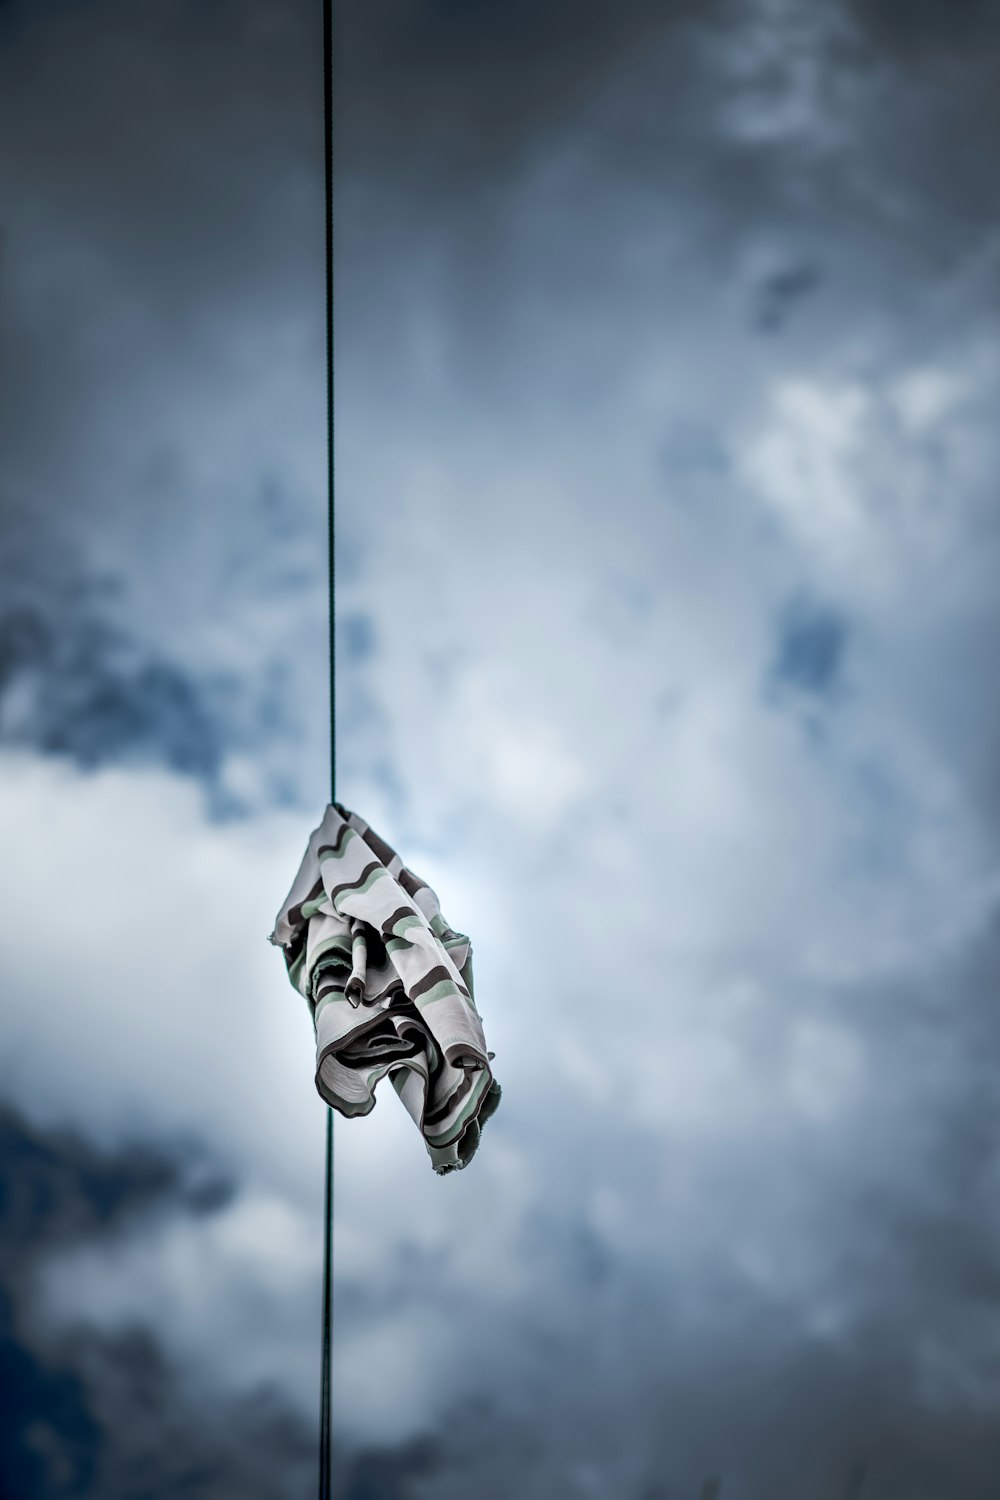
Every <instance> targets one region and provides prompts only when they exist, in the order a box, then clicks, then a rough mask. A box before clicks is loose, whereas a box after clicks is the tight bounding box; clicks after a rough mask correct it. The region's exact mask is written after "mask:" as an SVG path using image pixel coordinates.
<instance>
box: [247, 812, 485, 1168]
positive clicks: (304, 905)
mask: <svg viewBox="0 0 1000 1500" xmlns="http://www.w3.org/2000/svg"><path fill="white" fill-rule="evenodd" d="M269 941H270V942H272V943H274V944H275V945H276V946H278V947H280V948H281V950H282V952H283V953H284V957H285V963H286V966H287V969H288V977H289V979H290V980H291V982H292V984H293V985H294V986H295V988H296V989H297V990H298V991H299V993H300V994H301V995H303V996H304V997H305V999H306V1000H307V1001H308V1003H309V1007H310V1011H311V1013H312V1018H313V1023H314V1026H315V1032H316V1088H317V1090H318V1092H319V1094H320V1096H321V1097H322V1098H323V1099H325V1100H326V1102H327V1103H328V1104H330V1105H331V1106H332V1107H333V1108H334V1109H336V1110H338V1111H339V1112H340V1114H342V1115H346V1116H354V1115H367V1114H370V1113H371V1111H372V1110H373V1109H374V1107H375V1086H376V1084H377V1083H378V1082H379V1080H380V1079H381V1078H384V1077H385V1075H386V1074H388V1075H389V1077H390V1079H391V1080H392V1085H393V1087H394V1088H395V1090H396V1093H397V1094H398V1095H399V1097H400V1098H401V1099H402V1101H403V1104H404V1105H405V1106H406V1109H407V1111H408V1113H409V1114H410V1116H411V1118H412V1119H413V1121H414V1123H415V1124H416V1125H417V1127H418V1129H419V1130H420V1133H421V1135H422V1136H423V1138H424V1143H425V1145H426V1147H427V1150H428V1153H429V1154H430V1158H431V1163H432V1165H433V1167H434V1170H435V1172H437V1173H439V1174H443V1173H445V1172H453V1171H456V1170H458V1169H460V1168H462V1167H465V1166H467V1165H468V1163H469V1162H470V1161H471V1160H472V1157H473V1156H474V1155H475V1152H476V1148H477V1147H478V1145H479V1136H480V1131H481V1130H482V1127H483V1125H484V1124H485V1123H486V1121H487V1120H488V1119H489V1117H490V1115H492V1114H493V1112H494V1111H495V1109H496V1107H497V1105H498V1104H499V1102H500V1093H501V1090H500V1085H499V1084H498V1083H497V1082H496V1080H495V1079H494V1077H493V1070H492V1068H491V1067H490V1063H491V1062H492V1060H493V1057H494V1054H493V1053H492V1052H488V1051H487V1049H486V1038H485V1036H484V1034H483V1027H482V1020H481V1017H480V1015H479V1011H478V1010H477V1009H476V1002H475V999H474V998H473V987H472V945H471V943H470V941H469V939H468V937H466V935H465V934H464V933H461V932H456V931H455V930H454V928H452V927H449V926H448V924H447V922H446V921H445V920H444V918H443V917H442V915H441V906H440V903H439V901H438V898H437V896H436V895H435V893H434V892H433V891H432V890H431V888H430V886H429V885H427V883H426V882H425V881H423V880H421V879H420V878H419V876H417V875H415V874H414V873H413V871H412V870H409V869H407V867H406V866H405V865H404V864H403V862H402V860H401V859H400V857H399V855H398V854H397V853H396V851H395V850H394V849H392V848H390V846H389V845H388V844H387V843H386V842H385V840H384V839H381V838H379V836H378V834H376V833H375V832H374V831H373V830H372V828H371V827H370V826H369V825H368V824H367V823H366V822H365V821H364V819H363V818H361V817H359V816H358V814H357V813H355V812H351V811H350V809H348V808H346V807H344V806H343V805H342V804H341V803H339V802H333V803H331V804H330V805H329V806H328V807H327V809H326V812H325V814H324V816H323V821H322V822H321V823H320V825H319V827H318V828H316V829H315V830H314V831H313V833H312V835H311V837H310V839H309V845H308V848H307V849H306V852H305V855H304V857H303V860H302V863H301V865H300V866H299V871H298V874H297V875H296V877H295V880H294V882H293V884H292V888H291V890H290V891H289V893H288V895H287V897H286V898H285V901H284V903H283V905H282V907H281V910H280V912H279V913H278V916H277V919H276V921H275V926H274V931H273V932H272V933H271V936H270V939H269Z"/></svg>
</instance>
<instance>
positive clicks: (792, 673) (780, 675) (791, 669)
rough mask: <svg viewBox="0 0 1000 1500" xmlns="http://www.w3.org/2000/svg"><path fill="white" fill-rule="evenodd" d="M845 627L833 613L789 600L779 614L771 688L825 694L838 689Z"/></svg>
mask: <svg viewBox="0 0 1000 1500" xmlns="http://www.w3.org/2000/svg"><path fill="white" fill-rule="evenodd" d="M847 641H848V626H847V622H846V621H845V620H844V618H843V617H842V616H841V615H839V614H838V613H837V612H836V611H835V610H833V609H829V608H825V607H824V606H822V605H820V604H817V603H816V602H815V601H812V600H807V599H804V598H796V599H793V600H792V601H791V602H790V603H789V604H788V605H787V606H786V608H785V609H784V610H783V611H782V614H781V618H780V620H779V622H778V640H777V644H776V649H775V656H774V661H773V662H772V664H771V667H770V672H769V679H770V682H771V684H773V685H774V686H775V687H778V688H781V687H790V688H793V689H795V690H797V691H798V692H801V693H809V694H818V695H823V694H829V693H830V692H832V691H833V689H834V688H835V687H836V686H837V685H838V682H839V678H840V673H841V668H842V664H843V658H844V651H845V648H846V646H847Z"/></svg>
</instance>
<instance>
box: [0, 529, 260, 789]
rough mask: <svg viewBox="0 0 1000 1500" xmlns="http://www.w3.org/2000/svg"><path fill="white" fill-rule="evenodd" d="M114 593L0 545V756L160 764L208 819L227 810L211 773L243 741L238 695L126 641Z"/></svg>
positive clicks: (52, 560)
mask: <svg viewBox="0 0 1000 1500" xmlns="http://www.w3.org/2000/svg"><path fill="white" fill-rule="evenodd" d="M119 594H120V589H118V588H117V587H116V585H115V583H114V581H113V580H109V579H100V578H94V577H91V576H88V575H87V574H86V573H82V574H81V571H80V566H79V563H78V562H77V563H76V565H75V566H74V565H73V564H72V562H70V561H69V560H62V561H60V560H58V559H57V556H56V555H53V554H50V555H49V556H48V557H46V558H44V559H43V558H42V557H40V556H39V555H38V554H37V551H36V549H34V548H32V547H31V546H26V544H25V541H24V538H23V536H22V537H21V538H19V539H16V540H15V539H14V538H13V537H11V536H8V537H7V538H5V539H4V543H0V745H7V746H10V747H13V748H17V749H21V750H32V751H37V752H38V753H40V754H42V755H46V756H56V757H63V758H66V759H67V760H70V761H72V762H73V763H74V764H75V765H77V766H79V767H80V768H81V769H83V770H88V771H91V770H96V769H98V768H100V767H102V766H108V765H133V766H135V765H161V766H164V767H166V768H167V769H168V770H170V771H173V772H175V773H176V774H177V775H180V776H185V777H192V778H194V779H195V780H197V781H199V782H201V783H202V784H203V786H204V787H205V789H206V791H207V792H208V793H209V798H210V805H211V806H212V807H213V808H214V810H215V811H216V812H217V813H218V812H224V811H226V810H227V809H228V811H229V812H233V811H235V810H236V804H235V803H233V802H232V799H231V798H227V797H226V795H225V794H224V792H223V789H222V786H221V772H222V767H223V761H224V757H225V755H226V753H227V751H229V750H231V749H232V748H234V747H235V746H236V745H238V744H239V743H240V742H241V739H244V738H246V735H247V725H246V724H245V723H244V726H243V730H242V732H241V729H240V726H239V723H238V720H239V717H240V715H241V711H242V709H243V707H244V701H243V700H244V699H245V694H242V693H241V692H240V686H239V684H234V683H233V682H232V681H231V679H230V678H229V677H227V676H225V675H216V676H215V677H214V678H213V677H212V675H211V674H207V673H206V674H205V675H204V676H203V677H202V678H201V679H199V678H197V677H196V676H194V675H192V674H191V673H190V672H189V671H188V670H187V669H186V668H184V667H182V666H181V665H179V664H178V663H175V662H173V661H171V660H170V659H169V657H166V656H165V655H163V654H162V653H161V652H159V651H158V650H157V649H156V647H155V646H154V645H152V644H151V643H150V642H148V641H144V640H143V639H142V638H140V637H136V636H134V635H132V634H130V633H129V632H128V631H127V630H126V629H124V628H123V627H122V625H121V624H120V623H119V621H118V619H117V618H116V615H117V614H118V608H117V606H118V596H119ZM265 706H266V705H265ZM269 730H270V732H272V733H273V732H279V733H280V730H281V721H280V715H279V716H278V718H277V719H276V720H275V722H274V723H272V724H270V725H268V726H267V727H265V726H264V725H263V724H256V725H254V726H253V737H254V738H255V739H256V740H257V741H258V742H259V740H260V739H261V737H262V736H266V734H267V733H268V731H269Z"/></svg>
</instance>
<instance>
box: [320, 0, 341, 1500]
mask: <svg viewBox="0 0 1000 1500" xmlns="http://www.w3.org/2000/svg"><path fill="white" fill-rule="evenodd" d="M323 166H324V174H323V175H324V187H325V199H326V495H327V553H328V563H329V583H330V801H331V802H335V801H336V798H337V683H336V613H335V609H334V581H335V576H334V534H333V513H334V482H333V474H334V462H333V457H334V443H333V438H334V433H333V5H332V0H323ZM332 1352H333V1110H332V1109H331V1108H330V1107H329V1105H328V1106H327V1111H326V1189H325V1194H324V1205H323V1369H322V1376H321V1380H320V1436H319V1500H330V1496H331V1486H332V1467H333V1376H332V1370H331V1362H332Z"/></svg>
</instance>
